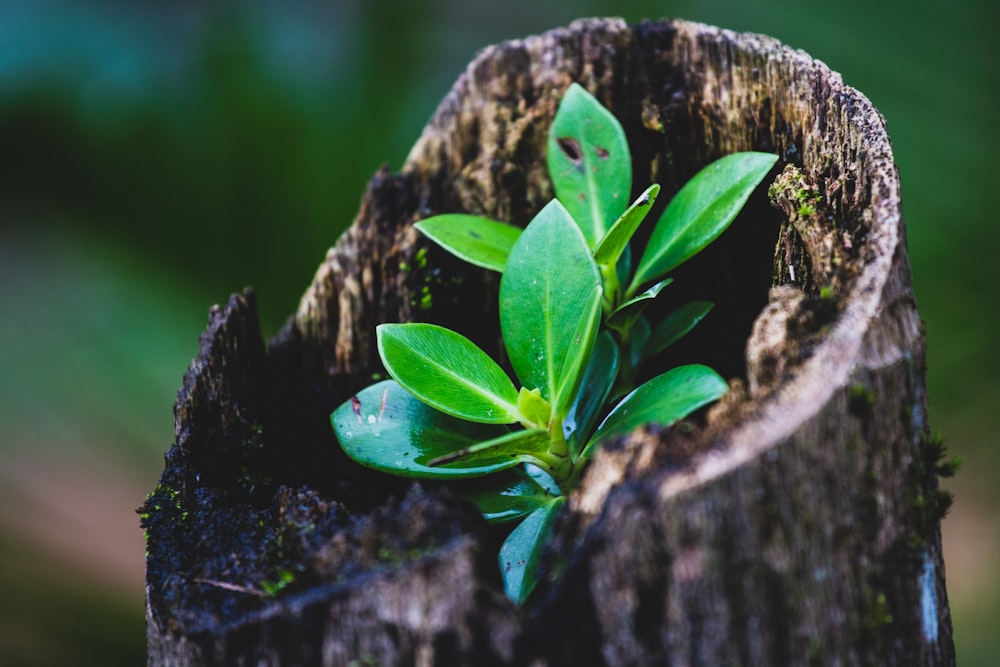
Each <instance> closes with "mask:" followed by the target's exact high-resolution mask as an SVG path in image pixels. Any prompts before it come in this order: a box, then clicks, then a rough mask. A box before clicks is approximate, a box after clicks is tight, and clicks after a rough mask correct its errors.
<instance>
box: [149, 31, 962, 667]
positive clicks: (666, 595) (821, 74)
mask: <svg viewBox="0 0 1000 667" xmlns="http://www.w3.org/2000/svg"><path fill="white" fill-rule="evenodd" d="M574 81H576V82H579V83H580V84H581V85H583V86H584V87H586V88H587V89H588V90H590V91H591V92H592V93H593V94H594V95H595V96H596V97H597V98H598V99H599V100H600V101H601V102H602V103H603V104H604V105H605V106H606V107H608V108H609V109H610V110H611V111H612V113H614V114H615V116H616V117H617V118H618V119H619V120H620V121H621V123H622V125H623V126H624V129H625V132H626V135H627V136H628V139H629V144H630V146H631V147H632V151H633V173H634V184H633V189H634V192H633V194H634V195H635V194H638V193H639V192H641V191H642V190H643V189H644V188H645V187H646V186H647V185H648V184H650V183H653V182H657V183H659V184H661V186H662V187H663V191H662V193H661V195H660V201H659V202H658V203H659V204H660V205H662V203H663V202H666V201H667V200H668V199H669V197H670V196H671V195H672V194H673V193H674V192H676V191H677V190H678V189H679V187H680V186H681V185H682V184H683V183H684V182H685V181H686V180H687V179H688V178H689V177H691V176H692V175H693V174H694V173H695V172H696V171H697V170H698V169H700V168H701V167H702V166H704V165H705V164H707V163H709V162H710V161H712V160H713V159H715V158H718V157H721V156H723V155H726V154H729V153H732V152H735V151H742V150H757V151H766V152H773V153H777V154H778V155H779V156H781V160H780V161H779V165H778V167H777V168H776V169H775V172H774V173H773V174H772V176H771V177H769V178H768V179H767V182H769V183H771V185H770V187H768V188H765V187H762V188H761V190H760V191H759V192H758V193H756V194H755V195H754V196H753V197H752V198H751V200H750V201H749V202H748V204H747V206H746V208H745V210H744V212H743V213H742V214H741V215H740V216H739V217H738V218H737V220H736V221H735V222H734V223H733V225H732V227H731V228H730V229H729V230H728V231H727V232H726V233H725V234H724V235H723V236H722V237H721V238H720V239H719V240H718V241H717V242H716V243H715V244H713V245H712V246H710V248H709V249H708V250H706V251H705V252H704V253H702V254H701V255H699V256H698V257H697V258H696V259H695V260H693V261H692V262H689V263H688V264H687V265H685V266H684V267H682V268H681V269H679V270H677V271H675V272H674V273H673V277H674V278H675V283H674V285H672V286H671V287H670V290H673V292H672V293H671V295H670V298H673V299H676V300H675V301H673V302H672V304H673V305H677V304H679V303H682V302H684V301H689V300H694V299H707V300H710V301H713V302H715V304H716V307H715V309H714V310H713V312H712V313H711V314H710V316H709V317H708V318H706V320H705V321H704V322H703V323H702V324H700V325H699V327H698V328H697V329H696V330H695V332H694V333H693V334H692V335H691V336H690V337H689V340H686V342H684V343H682V344H679V345H678V346H676V348H672V349H671V351H670V352H669V353H667V354H664V355H663V356H662V358H660V359H657V360H656V361H657V364H658V365H662V368H650V369H649V371H650V373H652V372H655V371H658V370H660V371H662V370H665V369H666V368H668V367H671V366H674V365H678V364H681V363H689V362H699V363H705V364H708V365H711V366H713V367H714V368H716V369H717V370H719V372H720V373H722V375H723V376H724V377H726V379H727V380H728V381H729V383H730V386H731V391H730V393H729V394H728V395H727V396H726V398H724V399H723V401H722V402H721V403H720V404H718V405H716V406H714V407H713V408H711V409H710V410H709V411H707V413H706V414H703V415H699V416H698V417H697V418H696V419H691V420H688V421H685V422H683V423H682V424H680V425H679V426H678V427H675V428H673V429H670V430H666V431H660V430H656V429H642V430H640V431H638V432H635V433H633V434H631V435H630V436H628V437H626V438H624V439H620V440H618V441H616V442H612V443H610V444H609V445H607V446H605V447H604V448H603V449H602V450H601V451H600V452H599V453H598V454H597V456H596V457H595V459H594V461H593V463H592V464H591V466H590V468H589V469H588V471H587V473H586V474H585V475H584V479H583V481H582V483H581V486H580V487H579V488H578V489H577V490H576V491H575V492H574V493H573V494H572V495H571V497H570V499H569V500H570V502H569V504H568V511H567V512H565V513H564V515H563V517H562V518H561V520H560V521H559V522H558V524H557V527H556V533H555V537H554V540H553V543H552V545H551V547H550V548H549V550H548V552H547V554H546V556H545V558H544V560H543V570H544V576H543V581H542V583H541V584H540V586H539V589H538V590H537V591H536V592H535V594H534V596H533V597H532V598H531V599H530V600H529V602H528V604H527V605H526V606H525V607H524V608H522V609H518V608H516V607H514V606H513V605H512V604H511V603H510V602H509V601H508V600H507V599H506V598H505V597H504V595H503V592H502V586H501V583H500V577H499V573H498V572H497V566H496V551H497V547H498V545H499V542H500V540H501V539H502V534H498V533H497V532H496V530H494V529H492V528H490V527H488V526H487V525H486V524H485V522H483V521H482V520H481V518H480V517H479V516H478V515H477V514H476V512H475V510H474V509H472V508H471V507H468V506H466V505H464V504H462V503H461V502H459V501H457V500H456V499H455V497H454V495H453V494H452V493H451V492H450V491H449V488H448V486H447V485H446V484H430V483H414V482H411V481H407V480H402V479H398V478H394V477H390V476H387V475H382V474H378V473H375V472H372V471H369V470H366V469H364V468H361V467H360V466H358V465H357V464H355V463H353V462H352V461H350V460H349V459H347V458H346V457H345V456H344V454H343V453H342V452H341V450H340V448H339V447H338V445H337V443H336V441H335V440H334V437H333V434H332V431H331V429H330V423H329V414H330V412H331V411H332V410H333V409H334V408H335V407H337V406H338V405H339V404H340V403H341V402H343V401H344V400H347V399H348V398H349V397H350V396H351V395H353V393H354V392H356V391H358V390H359V389H361V388H363V387H364V386H366V385H367V384H370V383H371V382H372V381H373V378H374V377H377V376H378V375H379V374H380V373H382V372H383V371H382V369H381V367H380V365H379V362H378V356H377V353H376V349H375V336H374V330H375V326H376V325H377V324H379V323H382V322H398V321H428V322H434V323H437V324H441V325H444V326H448V327H450V328H453V329H455V330H457V331H459V332H461V333H463V334H465V335H466V336H468V337H469V338H471V339H472V340H473V341H475V342H476V343H477V344H479V345H480V346H481V347H483V348H484V349H486V350H488V351H490V352H491V353H492V354H494V356H497V357H499V356H500V352H501V348H502V346H501V344H500V339H499V324H498V319H497V297H496V295H497V288H498V282H499V281H498V277H497V275H496V274H493V273H490V272H487V271H484V270H482V269H478V268H476V267H473V266H470V265H467V264H464V263H462V262H461V261H459V260H457V259H455V258H453V257H451V256H450V255H448V254H446V253H445V252H443V251H441V250H440V249H438V248H437V247H435V246H433V245H432V244H430V243H428V242H427V241H426V240H425V239H423V238H422V237H420V236H419V235H418V234H417V233H416V232H415V230H414V229H413V226H412V225H413V223H414V222H416V221H417V220H420V219H423V218H425V217H427V216H429V215H433V214H437V213H452V212H461V213H472V214H477V215H483V216H486V217H490V218H494V219H498V220H504V221H510V222H513V223H514V224H517V225H520V226H523V225H524V224H526V223H527V221H528V220H529V219H530V218H531V217H532V216H533V215H534V214H535V213H536V212H537V211H538V210H539V209H540V208H541V207H542V206H543V205H544V204H545V203H546V202H547V201H548V200H549V199H550V198H551V197H552V186H551V183H550V182H549V180H548V175H547V171H546V161H545V159H544V156H545V154H544V150H545V144H546V133H547V131H548V127H549V125H550V123H551V120H552V117H553V115H554V113H555V110H556V107H557V105H558V102H559V99H560V97H561V95H562V93H563V92H564V90H565V89H566V88H567V86H568V85H569V84H570V83H571V82H574ZM653 215H654V216H655V215H657V213H656V212H654V214H653ZM640 234H641V232H640ZM639 240H640V241H641V239H639ZM925 386H926V385H925V369H924V335H923V330H922V325H921V322H920V318H919V315H918V313H917V308H916V304H915V302H914V299H913V294H912V289H911V282H910V269H909V264H908V259H907V254H906V243H905V232H904V226H903V220H902V216H901V203H900V190H899V178H898V174H897V170H896V167H895V164H894V161H893V155H892V150H891V146H890V142H889V138H888V136H887V134H886V128H885V123H884V121H883V119H882V117H881V116H880V115H879V113H878V112H877V111H876V109H875V108H874V107H873V106H872V105H871V103H870V102H869V101H868V100H867V99H866V98H865V97H864V96H863V95H862V94H860V93H859V92H858V91H856V90H854V89H852V88H850V87H848V86H846V85H844V83H843V82H842V80H841V78H840V76H839V75H838V74H836V73H835V72H832V71H830V70H829V69H828V68H827V67H826V66H825V65H824V64H822V63H820V62H818V61H816V60H814V59H812V58H811V57H810V56H808V55H807V54H805V53H803V52H801V51H795V50H792V49H789V48H787V47H785V46H783V45H782V44H780V43H779V42H777V41H775V40H773V39H770V38H768V37H763V36H760V35H752V34H738V33H733V32H728V31H725V30H720V29H717V28H713V27H709V26H704V25H700V24H695V23H688V22H683V21H661V22H655V23H654V22H645V23H641V24H638V25H634V26H628V25H626V24H625V23H624V22H622V21H620V20H614V19H608V20H583V21H578V22H576V23H573V24H572V25H570V26H569V27H568V28H565V29H558V30H553V31H551V32H548V33H545V34H543V35H541V36H538V37H531V38H527V39H524V40H519V41H513V42H508V43H504V44H500V45H498V46H493V47H489V48H486V49H484V50H483V51H482V52H481V53H480V54H479V55H478V56H477V57H476V59H475V60H474V61H473V62H472V63H471V64H470V65H469V66H468V68H467V69H466V71H465V72H464V73H463V74H462V76H461V77H460V78H459V80H458V81H457V82H456V83H455V85H454V87H453V89H452V90H451V92H450V93H449V94H448V95H447V97H446V98H445V99H444V100H443V101H442V102H441V104H440V106H439V108H438V110H437V112H436V113H435V115H434V117H433V118H432V119H431V120H430V122H429V123H428V125H427V127H426V128H425V130H424V132H423V134H422V135H421V136H420V138H419V139H418V140H417V142H416V144H415V145H414V147H413V149H412V151H411V152H410V155H409V157H408V159H407V161H406V163H405V165H404V167H403V168H402V170H401V172H400V173H398V174H392V173H389V172H387V171H382V172H379V173H378V174H376V175H375V176H374V177H373V179H372V180H371V182H370V184H369V186H368V189H367V191H366V192H365V194H364V198H363V201H362V203H361V208H360V211H359V213H358V215H357V218H356V219H355V221H354V224H353V225H352V226H351V228H350V229H349V230H348V231H347V232H346V233H345V234H344V235H343V237H342V238H340V240H339V241H337V243H336V245H335V246H334V247H333V248H332V249H331V250H330V251H329V253H328V254H327V256H326V258H325V260H324V261H323V263H322V264H321V265H320V267H319V269H318V271H317V273H316V277H315V279H314V282H313V284H312V285H311V286H309V287H308V289H307V290H306V292H305V295H304V296H303V298H302V301H301V303H300V305H299V307H298V310H297V312H296V313H295V314H294V315H293V316H292V317H291V318H290V319H289V321H288V323H287V325H286V326H285V328H284V329H283V330H282V331H281V332H280V333H279V334H278V335H277V336H276V337H275V339H274V340H272V341H270V343H269V344H267V345H266V346H265V343H264V341H263V340H262V339H261V336H260V333H259V325H258V322H257V314H256V306H255V303H254V296H253V293H252V292H249V291H247V292H245V293H243V294H239V295H234V296H233V297H232V299H231V300H230V302H229V303H228V304H227V305H226V306H224V307H221V308H215V309H213V311H212V314H211V318H210V323H209V327H208V329H207V330H206V332H205V334H203V336H202V339H201V344H200V350H199V356H198V357H197V359H195V361H194V362H192V365H191V368H190V370H189V371H188V373H187V375H186V376H185V379H184V386H183V388H182V389H181V391H180V392H179V394H178V400H177V404H176V406H175V415H176V441H175V443H174V445H173V447H172V448H171V449H170V451H169V452H168V454H167V457H166V468H165V470H164V473H163V476H162V478H161V480H160V483H159V485H158V486H157V487H156V489H155V490H154V491H153V493H152V494H151V495H150V497H149V499H148V500H147V501H146V504H145V505H144V507H143V508H142V510H141V511H142V513H143V515H142V522H143V525H144V527H145V528H146V530H147V533H148V556H147V622H148V643H149V662H150V664H151V665H170V664H258V665H294V664H324V665H409V664H416V665H527V664H532V665H539V666H544V665H553V666H554V665H583V664H587V665H590V664H594V665H899V666H906V667H910V666H913V665H952V664H954V648H953V644H952V632H951V621H950V615H949V610H948V600H947V595H946V591H945V583H944V582H945V579H944V563H943V561H942V555H941V540H940V532H939V525H940V519H941V517H942V516H943V513H944V511H945V510H946V509H947V506H948V497H947V495H946V494H944V493H943V492H941V491H940V490H939V488H938V481H937V476H938V467H939V465H940V462H939V459H940V457H941V455H942V452H941V449H940V445H939V444H937V443H936V442H935V441H934V440H933V439H932V438H931V436H930V430H929V427H928V424H927V418H926V414H927V413H926V394H925Z"/></svg>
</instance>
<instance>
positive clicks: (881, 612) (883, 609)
mask: <svg viewBox="0 0 1000 667" xmlns="http://www.w3.org/2000/svg"><path fill="white" fill-rule="evenodd" d="M890 623H892V614H890V613H889V601H888V599H887V598H886V597H885V593H877V594H875V595H874V596H873V598H872V600H871V606H870V607H869V609H868V615H867V616H866V617H865V625H866V626H867V627H868V628H869V629H871V630H877V629H879V628H881V627H884V626H886V625H889V624H890Z"/></svg>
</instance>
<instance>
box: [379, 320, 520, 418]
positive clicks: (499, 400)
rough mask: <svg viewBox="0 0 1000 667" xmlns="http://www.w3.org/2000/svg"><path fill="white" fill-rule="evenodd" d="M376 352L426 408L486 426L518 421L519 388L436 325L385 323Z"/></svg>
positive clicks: (458, 338)
mask: <svg viewBox="0 0 1000 667" xmlns="http://www.w3.org/2000/svg"><path fill="white" fill-rule="evenodd" d="M376 333H377V337H378V351H379V355H380V356H381V357H382V363H383V364H385V367H386V370H388V371H389V374H390V375H391V376H392V377H393V378H394V379H395V380H396V381H397V382H399V384H401V385H402V386H403V387H405V388H406V389H407V390H408V391H409V392H410V393H412V394H413V395H414V396H416V397H417V398H419V399H420V400H421V401H424V402H425V403H427V404H428V405H430V406H432V407H435V408H437V409H438V410H441V411H442V412H446V413H448V414H449V415H452V416H453V417H460V418H462V419H468V420H470V421H475V422H482V423H484V424H511V423H513V422H516V421H519V420H520V414H519V413H518V410H517V389H515V388H514V384H513V383H512V382H511V381H510V378H509V377H507V374H506V373H504V371H503V369H502V368H500V366H499V365H497V363H496V362H495V361H493V360H492V359H490V358H489V356H488V355H487V354H486V353H485V352H483V351H482V350H480V349H479V348H478V347H476V346H475V344H473V343H472V341H470V340H469V339H468V338H466V337H465V336H462V335H461V334H458V333H455V332H454V331H451V330H450V329H445V328H444V327H439V326H437V325H435V324H422V323H412V324H381V325H379V326H378V328H377V329H376Z"/></svg>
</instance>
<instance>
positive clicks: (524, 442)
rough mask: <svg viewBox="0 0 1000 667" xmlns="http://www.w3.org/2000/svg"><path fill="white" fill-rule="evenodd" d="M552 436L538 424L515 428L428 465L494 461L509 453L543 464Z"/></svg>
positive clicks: (475, 463)
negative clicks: (533, 426)
mask: <svg viewBox="0 0 1000 667" xmlns="http://www.w3.org/2000/svg"><path fill="white" fill-rule="evenodd" d="M550 440H551V438H550V436H549V432H548V431H547V430H542V429H538V428H533V429H525V430H523V431H512V432H510V433H504V434H503V435H501V436H499V437H496V438H493V439H492V440H486V441H485V442H478V443H476V444H473V445H469V446H467V447H463V448H462V449H459V450H458V451H455V452H451V453H449V454H442V455H441V456H439V457H437V458H436V459H431V460H430V461H428V462H427V465H429V466H431V467H434V468H436V467H438V466H443V465H447V464H454V466H455V467H462V468H472V467H475V466H476V465H477V464H478V463H479V462H480V461H492V460H494V459H496V458H497V457H499V456H509V457H511V458H517V459H518V460H520V461H530V462H537V463H540V464H541V465H544V463H542V462H541V461H540V458H539V457H543V456H545V454H546V453H547V452H548V449H549V448H548V445H549V442H550Z"/></svg>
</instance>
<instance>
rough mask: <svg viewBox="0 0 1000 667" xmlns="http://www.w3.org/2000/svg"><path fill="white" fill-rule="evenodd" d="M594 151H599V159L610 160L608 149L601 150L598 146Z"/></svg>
mask: <svg viewBox="0 0 1000 667" xmlns="http://www.w3.org/2000/svg"><path fill="white" fill-rule="evenodd" d="M594 150H595V151H597V157H599V158H601V159H602V160H607V159H608V155H609V154H608V149H607V148H601V147H600V146H596V147H595V148H594Z"/></svg>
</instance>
